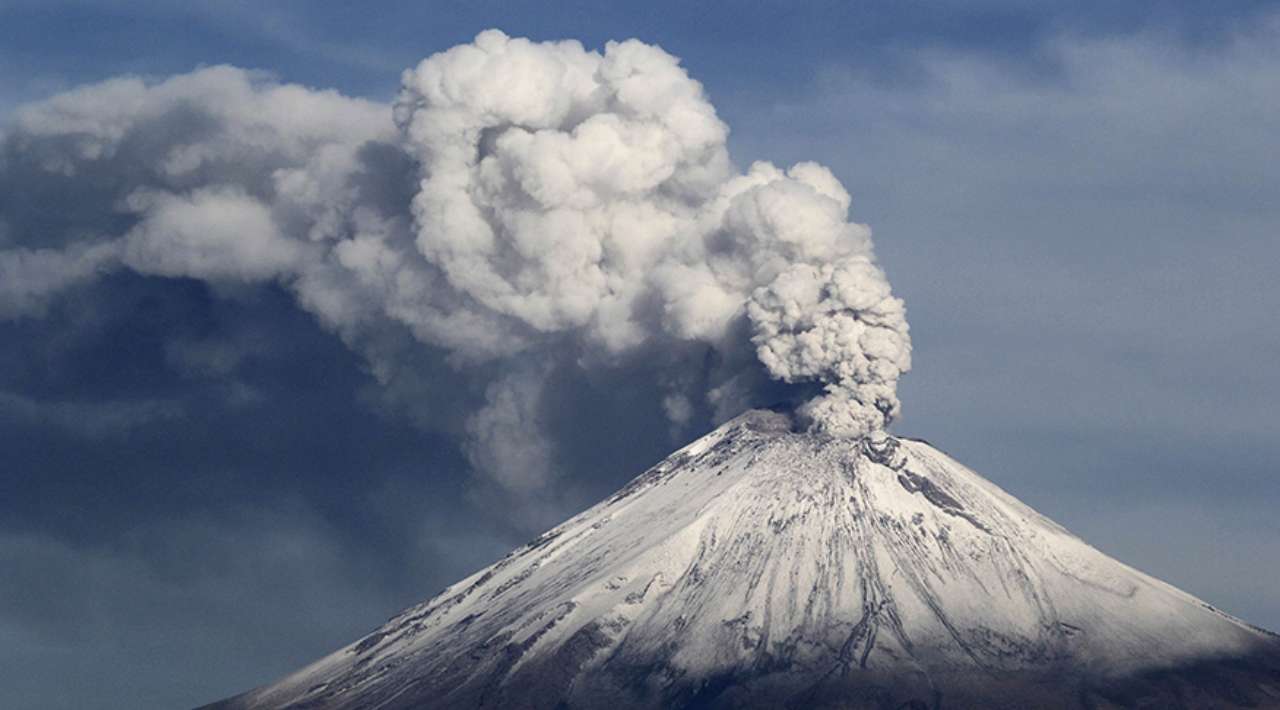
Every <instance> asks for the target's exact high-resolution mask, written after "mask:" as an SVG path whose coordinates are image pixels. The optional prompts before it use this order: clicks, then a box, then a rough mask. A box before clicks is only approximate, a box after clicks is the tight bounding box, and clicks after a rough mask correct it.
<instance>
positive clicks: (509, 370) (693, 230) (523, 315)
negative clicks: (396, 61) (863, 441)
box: [0, 30, 911, 493]
mask: <svg viewBox="0 0 1280 710" xmlns="http://www.w3.org/2000/svg"><path fill="white" fill-rule="evenodd" d="M728 132H729V129H728V127H727V126H726V125H725V124H724V123H723V122H722V121H721V120H720V119H719V118H718V116H717V115H716V111H715V109H714V107H713V106H712V105H711V103H710V102H709V101H708V100H707V97H706V95H705V94H704V92H703V90H702V86H701V85H700V84H699V83H698V82H697V81H695V80H693V79H692V78H690V77H689V76H688V74H687V73H686V72H685V70H684V69H683V68H682V67H681V66H680V64H679V61H678V60H677V59H676V58H675V57H673V56H671V55H669V54H667V53H666V52H664V51H663V50H661V49H659V48H658V47H655V46H652V45H647V44H644V43H642V42H639V41H635V40H629V41H626V42H610V43H608V44H607V45H606V46H605V47H604V49H603V51H591V50H588V49H586V48H584V47H583V46H582V45H581V44H579V43H577V42H573V41H565V42H554V43H535V42H531V41H528V40H524V39H513V38H510V37H507V36H506V35H504V34H503V33H501V32H498V31H496V30H490V31H487V32H483V33H481V34H480V35H479V36H478V37H477V38H476V39H475V41H474V42H472V43H470V44H465V45H461V46H458V47H454V48H452V49H450V50H448V51H445V52H441V53H439V54H435V55H433V56H431V57H428V58H427V59H425V60H424V61H423V62H422V63H421V64H419V65H418V66H417V67H415V68H413V69H410V70H408V71H406V72H405V74H404V79H403V87H402V90H401V92H400V94H399V96H398V97H397V99H396V100H395V102H394V104H393V105H391V106H386V105H378V104H375V103H371V102H367V101H362V100H357V99H350V98H346V97H343V96H340V95H338V94H336V93H334V92H330V91H316V90H311V89H307V88H304V87H299V86H293V85H281V84H278V83H275V82H273V81H271V80H270V79H269V78H267V77H263V76H260V75H256V74H253V73H250V72H245V71H242V70H238V69H234V68H229V67H214V68H210V69H203V70H200V71H197V72H194V73H191V74H186V75H182V76H177V77H173V78H171V79H168V80H166V81H163V82H159V83H147V82H144V81H141V80H137V79H118V80H112V81H108V82H105V83H102V84H98V85H94V86H90V87H85V88H81V89H77V90H75V91H71V92H68V93H66V94H62V95H59V96H56V97H54V98H52V99H49V100H47V101H44V102H41V103H38V104H34V105H31V106H27V107H25V108H23V109H21V110H19V111H18V112H17V119H16V121H15V123H14V125H13V126H12V127H11V128H10V129H9V130H8V132H7V133H6V134H5V135H4V137H3V143H2V144H0V151H2V152H0V156H2V159H3V162H0V183H2V184H4V185H15V186H18V187H17V188H16V189H17V190H18V191H19V194H17V196H16V197H14V196H13V195H11V196H10V200H9V202H8V203H7V204H8V205H11V206H15V207H14V209H13V210H9V209H7V208H6V211H14V212H15V214H13V215H6V223H7V224H8V230H7V231H8V240H9V242H10V243H12V244H13V245H14V246H12V247H9V248H8V249H7V250H5V251H0V273H3V274H6V275H7V274H9V273H11V272H12V273H13V274H20V276H19V277H15V278H14V279H6V282H0V316H9V317H12V316H15V315H27V314H38V312H39V309H40V308H41V304H43V303H45V302H46V301H47V300H48V299H49V298H50V297H51V295H52V294H54V293H56V292H57V291H58V290H59V289H62V288H66V287H69V286H72V285H75V284H77V283H80V282H83V281H85V280H87V279H89V278H91V277H92V276H93V274H95V273H99V272H100V271H102V270H105V269H110V268H128V269H132V270H134V271H137V272H139V273H142V274H148V275H155V276H164V277H184V278H192V279H200V280H205V281H208V282H211V283H215V284H223V283H240V284H243V283H261V282H273V283H277V284H281V285H283V286H285V287H287V288H289V289H290V290H291V291H292V292H293V293H294V294H296V296H297V301H298V303H299V304H300V306H301V307H302V308H304V309H306V310H308V311H310V312H311V313H313V314H314V315H315V316H316V317H317V318H318V319H319V320H320V321H321V322H322V323H323V324H325V325H326V326H327V327H329V328H331V329H333V330H334V331H336V332H337V333H339V334H340V335H341V336H342V338H343V339H344V340H345V341H346V342H347V343H348V344H349V345H350V346H351V347H353V348H355V349H356V350H358V351H359V352H360V353H362V354H363V355H364V356H365V358H366V359H367V361H368V362H369V364H370V367H371V370H372V371H373V373H374V374H375V375H376V376H377V377H378V378H379V379H380V380H381V381H383V382H384V383H386V384H387V386H394V384H393V383H394V382H395V381H396V380H397V378H398V377H400V374H398V373H402V372H403V371H404V368H405V367H406V365H405V364H404V363H403V362H402V361H401V359H400V356H399V355H398V353H401V352H402V350H400V349H398V348H393V347H387V346H386V343H387V342H388V337H389V335H388V334H390V333H397V332H400V333H408V334H410V335H411V336H412V338H414V339H415V340H416V341H417V342H418V343H420V344H421V345H422V346H423V347H425V348H427V349H430V350H432V351H434V352H439V353H442V354H443V355H444V358H445V360H446V361H447V362H448V363H449V365H448V367H451V368H454V370H455V371H456V372H457V373H458V375H459V377H460V378H461V379H462V380H464V381H466V382H468V383H470V386H471V387H472V388H473V391H474V393H475V396H474V397H473V400H474V402H473V404H472V405H469V406H473V407H474V409H473V411H471V412H470V414H469V415H468V417H469V418H468V420H467V422H466V423H465V424H464V425H463V426H461V427H459V431H461V432H462V436H463V437H464V438H465V441H464V442H463V447H462V448H463V450H464V451H465V452H467V454H468V458H469V460H470V461H471V462H472V464H473V465H474V466H475V467H476V469H477V470H478V471H481V472H483V473H484V474H485V475H486V477H487V478H488V479H490V480H491V481H493V482H496V483H498V484H499V485H500V486H502V487H503V488H505V489H507V490H510V491H514V492H520V493H526V492H528V491H530V490H535V489H539V488H542V487H545V486H546V484H548V483H549V482H551V481H552V480H553V479H554V472H555V467H556V464H555V460H554V459H555V449H556V446H555V442H554V441H551V440H550V439H549V436H550V435H548V434H546V432H547V431H548V430H549V428H548V427H547V426H546V422H544V421H543V418H544V417H545V416H546V415H545V414H544V409H545V408H544V407H542V406H540V403H541V401H542V399H543V396H544V394H545V387H546V381H547V377H549V374H548V373H550V372H552V371H553V370H556V369H557V368H561V370H562V369H563V367H565V366H571V367H576V368H579V369H580V370H581V371H584V372H585V371H588V370H591V369H593V368H619V367H627V366H628V363H634V362H642V361H643V362H645V363H646V367H647V368H648V370H649V371H652V370H653V363H654V362H659V363H662V364H661V365H660V366H659V367H658V368H657V370H658V372H657V373H656V374H655V375H654V377H656V382H657V384H656V387H657V389H658V390H660V391H661V394H660V397H661V400H662V401H661V409H662V411H665V412H666V413H667V415H668V417H669V419H670V423H671V425H672V426H673V427H674V428H676V429H679V428H680V427H685V426H687V425H689V423H690V422H691V421H693V420H694V419H695V417H696V416H697V413H698V412H703V411H707V412H712V413H713V414H714V416H715V417H726V416H732V415H733V414H736V413H737V412H738V411H740V410H741V409H742V408H743V407H746V406H752V405H758V404H772V403H774V402H773V401H771V400H774V399H776V398H778V397H779V396H781V397H782V398H784V399H790V400H792V402H793V403H794V404H796V405H798V407H799V411H800V412H801V413H802V414H804V415H806V417H807V419H808V420H809V422H810V426H811V427H812V428H813V429H814V430H816V431H819V432H823V433H826V434H829V435H833V436H866V435H870V434H873V433H875V432H877V431H879V430H882V429H883V428H884V427H885V426H886V425H887V424H888V423H889V422H890V421H891V420H892V419H893V417H895V416H896V415H897V413H898V410H899V404H898V400H897V396H896V391H895V390H896V385H897V381H898V377H899V376H900V375H901V373H903V372H905V371H906V370H907V369H909V367H910V351H911V345H910V339H909V336H908V334H907V324H906V320H905V317H904V309H903V305H902V302H901V301H900V300H899V299H896V298H894V297H893V296H892V295H891V293H890V288H889V284H888V282H887V280H886V278H885V275H884V273H883V272H882V271H881V269H880V268H879V267H878V266H877V265H876V263H875V258H874V254H873V252H872V244H871V238H870V231H869V229H868V228H867V227H866V226H864V225H861V224H858V223H855V222H851V221H850V220H849V217H848V212H849V208H850V203H851V201H850V196H849V194H848V192H847V191H846V190H845V189H844V188H843V187H842V186H841V184H840V183H839V181H838V180H836V178H835V177H834V176H833V175H832V174H831V172H830V171H829V170H827V169H826V168H824V167H822V166H820V165H817V164H816V163H800V164H797V165H795V166H792V167H790V168H788V169H784V168H779V167H776V166H774V165H771V164H768V163H755V164H752V165H751V166H750V167H749V168H748V169H747V170H746V171H745V172H742V171H739V170H738V169H737V168H736V167H735V166H734V164H733V163H732V162H731V160H730V158H729V154H728V151H727V148H726V139H727V137H728ZM29 177H31V178H33V179H30V180H28V179H27V178H29ZM23 185H34V187H22V186H23ZM22 190H27V191H28V192H29V193H31V194H29V195H25V196H24V195H23V194H21V191H22ZM36 191H44V192H42V193H41V194H35V192H36ZM50 194H59V195H63V196H76V197H77V199H79V200H80V201H79V202H78V204H81V205H84V207H83V208H81V211H80V212H77V213H76V214H72V215H68V216H53V217H50V216H48V215H43V216H42V215H38V214H35V213H31V212H30V211H28V212H25V213H24V212H23V209H27V208H19V207H16V206H17V205H20V204H26V205H29V204H33V203H34V202H35V201H37V198H47V196H48V195H50ZM24 197H29V198H31V199H27V200H25V201H24ZM0 206H4V205H3V204H0ZM41 220H43V222H41ZM38 223H43V224H48V225H51V227H50V229H52V230H53V231H54V232H56V234H55V235H54V236H53V237H52V238H50V237H49V235H47V234H40V233H36V231H35V229H34V225H36V224H38ZM48 244H53V245H56V246H47V245H48ZM453 406H454V407H460V406H463V405H462V404H458V403H455V404H454V405H453Z"/></svg>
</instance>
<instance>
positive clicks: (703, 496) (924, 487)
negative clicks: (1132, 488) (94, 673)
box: [207, 410, 1280, 710]
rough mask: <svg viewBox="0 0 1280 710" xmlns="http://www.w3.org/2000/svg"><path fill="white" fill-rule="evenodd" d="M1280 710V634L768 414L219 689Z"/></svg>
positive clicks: (384, 696)
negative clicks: (314, 651) (301, 661)
mask: <svg viewBox="0 0 1280 710" xmlns="http://www.w3.org/2000/svg"><path fill="white" fill-rule="evenodd" d="M1139 705H1145V706H1147V707H1188V708H1198V707H1275V706H1280V640H1278V639H1277V637H1276V636H1275V635H1274V634H1270V633H1269V632H1265V631H1263V630H1260V629H1257V628H1256V627H1252V626H1250V625H1248V624H1246V623H1244V622H1242V621H1240V620H1238V619H1235V618H1234V617H1231V616H1230V615H1228V614H1225V613H1223V612H1221V611H1219V610H1217V609H1215V608H1214V607H1212V606H1210V605H1208V604H1206V603H1204V602H1202V601H1200V600H1199V599H1196V598H1195V597H1193V596H1191V595H1189V594H1186V593H1185V592H1182V591H1180V590H1178V589H1176V588H1174V587H1172V586H1170V585H1168V584H1166V583H1164V582H1161V581H1159V580H1156V579H1154V578H1151V577H1149V576H1147V575H1145V574H1143V573H1141V572H1139V571H1137V570H1134V569H1132V568H1130V567H1128V566H1127V565H1124V564H1123V563H1120V562H1118V561H1115V560H1112V559H1111V558H1109V557H1107V556H1106V555H1104V554H1102V553H1101V552H1098V551H1097V550H1094V549H1093V548H1091V547H1089V546H1088V545H1087V544H1085V543H1084V542H1083V541H1081V540H1080V539H1079V538H1077V537H1075V536H1074V535H1072V534H1071V533H1069V532H1068V531H1067V530H1065V529H1064V528H1062V527H1061V526H1060V525H1058V524H1056V523H1054V522H1053V521H1051V520H1049V519H1048V518H1046V517H1045V516H1043V515H1041V514H1039V513H1037V512H1036V511H1034V510H1033V509H1031V508H1030V507H1028V506H1026V505H1025V504H1023V503H1021V502H1020V501H1018V500H1017V499H1016V498H1014V497H1013V496H1010V495H1009V494H1008V493H1006V492H1004V491H1003V490H1001V489H1000V488H999V487H997V486H995V485H994V484H992V483H990V482H989V481H986V480H985V479H983V478H982V477H981V476H979V475H977V474H976V473H974V472H972V471H970V470H969V469H967V468H965V467H963V466H962V465H960V464H958V463H957V462H955V461H954V460H952V459H951V458H950V457H948V456H947V455H946V454H943V453H942V452H940V451H938V450H937V449H935V448H934V447H932V445H930V444H928V443H927V442H924V441H923V440H913V439H907V438H902V437H890V436H886V437H883V438H879V439H875V440H871V439H865V440H849V439H831V438H826V437H820V436H814V435H810V434H805V433H801V432H797V431H795V430H794V428H793V426H792V422H791V419H790V418H789V417H788V415H787V414H786V413H785V412H777V411H765V410H756V411H752V412H748V413H746V414H744V415H742V416H740V417H738V418H736V419H734V420H732V421H730V422H728V423H726V424H725V425H723V426H721V427H719V428H717V429H716V430H715V431H713V432H711V433H710V434H708V435H706V436H704V437H702V438H700V439H698V440H696V441H694V442H693V443H691V444H689V445H688V446H685V447H683V448H682V449H680V450H678V451H676V452H675V453H673V454H672V455H671V456H669V457H667V458H666V459H664V460H663V461H662V462H659V463H658V464H657V465H655V466H653V467H652V468H650V469H649V470H648V471H646V472H645V473H643V474H641V475H640V476H638V477H636V478H635V479H633V480H632V481H631V482H630V483H628V484H627V485H625V486H624V487H623V488H621V489H620V490H619V491H618V492H616V493H614V494H613V495H612V496H610V497H608V498H606V499H605V500H604V501H602V502H601V503H599V504H597V505H596V506H593V507H591V508H589V509H588V510H586V511H584V512H583V513H580V514H579V515H577V516H574V517H573V518H570V519H569V520H567V521H566V522H564V523H562V524H561V525H559V526H556V527H555V528H553V529H551V530H550V531H548V532H547V533H544V534H543V535H541V536H539V537H538V538H536V539H535V540H534V541H532V542H530V543H529V544H527V545H525V546H523V547H521V548H518V549H517V550H514V551H513V552H511V553H510V554H508V555H507V556H506V557H504V558H503V559H502V560H499V561H498V562H496V563H495V564H493V565H491V566H489V567H487V568H485V569H483V570H481V571H479V572H477V573H475V574H473V575H471V576H470V577H468V578H466V579H464V580H461V581H460V582H458V583H456V584H454V585H451V586H450V587H448V588H446V589H445V590H443V591H442V592H441V593H440V594H439V595H437V596H436V597H434V598H433V599H431V600H429V601H427V602H424V603H423V604H419V605H415V606H413V607H410V608H409V609H406V610H405V611H403V612H401V613H400V614H398V615H396V616H394V617H392V618H391V619H390V620H389V621H388V622H387V624H385V625H384V626H382V627H381V628H379V629H377V630H375V631H374V632H373V633H372V634H370V635H368V636H366V637H364V638H363V639H360V640H359V641H357V642H355V643H353V644H351V645H350V646H348V647H346V648H344V649H342V650H340V651H338V652H336V653H334V654H331V655H330V656H328V657H326V658H324V659H321V660H320V661H318V662H316V663H315V664H312V665H311V666H308V667H307V668H304V669H303V670H301V671H299V672H297V673H295V674H293V675H291V676H289V677H286V678H284V679H282V680H281V681H278V682H277V683H275V684H271V685H268V686H264V687H263V688H260V689H258V690H255V691H251V692H249V693H246V694H244V695H242V696H237V697H236V698H232V699H229V700H227V701H223V702H222V703H218V704H215V705H212V706H207V707H209V708H219V709H220V710H231V709H233V708H242V709H247V708H267V707H270V708H325V709H329V708H332V709H335V710H336V709H342V708H371V707H378V708H409V707H458V708H463V707H483V706H496V707H528V708H544V707H545V708H560V707H563V708H579V707H581V708H595V707H606V706H607V707H611V708H624V707H637V708H641V707H690V708H693V707H841V708H899V707H912V708H914V707H923V708H931V707H937V708H941V707H992V708H996V707H1062V708H1076V707H1080V708H1091V707H1131V706H1139Z"/></svg>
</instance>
